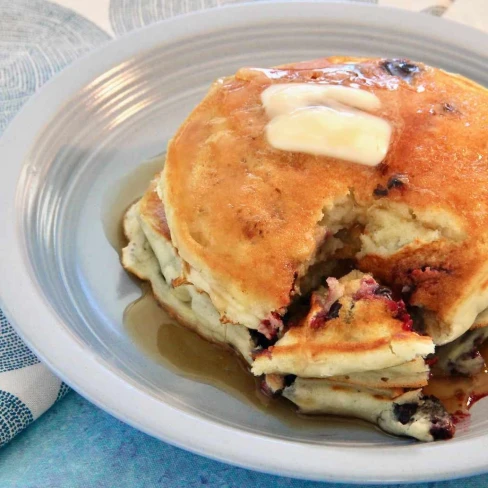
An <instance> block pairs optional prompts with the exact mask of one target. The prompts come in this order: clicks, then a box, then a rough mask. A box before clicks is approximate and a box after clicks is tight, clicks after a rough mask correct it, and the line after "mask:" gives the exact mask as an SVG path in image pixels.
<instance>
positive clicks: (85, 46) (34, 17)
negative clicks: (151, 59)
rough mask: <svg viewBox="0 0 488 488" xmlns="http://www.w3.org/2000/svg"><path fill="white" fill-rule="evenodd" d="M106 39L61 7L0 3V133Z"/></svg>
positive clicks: (31, 1) (28, 0)
mask: <svg viewBox="0 0 488 488" xmlns="http://www.w3.org/2000/svg"><path fill="white" fill-rule="evenodd" d="M18 18H21V19H22V21H21V22H20V21H18V20H16V19H18ZM109 39H110V36H109V35H108V34H107V33H105V32H104V31H103V30H102V29H100V28H99V27H97V26H96V25H95V24H93V23H92V22H90V21H89V20H87V19H85V18H84V17H82V16H80V15H78V14H76V13H75V12H73V11H72V10H70V9H67V8H64V7H61V6H60V5H56V4H54V3H50V2H47V1H45V0H16V1H15V2H12V1H9V0H0V80H1V84H2V97H1V98H0V133H1V132H2V130H3V129H4V128H5V127H6V126H7V123H8V122H9V121H10V120H11V119H12V118H13V116H14V115H15V114H16V113H17V111H18V110H19V109H20V107H21V106H22V105H23V104H24V103H25V102H26V101H27V99H28V98H29V97H30V96H31V95H32V94H33V93H34V92H35V91H36V90H37V89H38V88H39V87H40V86H42V85H43V84H44V83H45V82H46V81H47V80H48V79H49V78H51V77H52V76H53V74H55V73H57V72H58V71H60V70H61V69H62V68H64V67H65V66H66V65H68V64H69V63H71V62H72V61H73V60H75V59H77V58H78V57H80V56H81V55H82V54H84V53H86V52H88V51H90V50H92V49H93V48H94V47H96V46H99V45H100V44H103V43H104V42H106V41H108V40H109Z"/></svg>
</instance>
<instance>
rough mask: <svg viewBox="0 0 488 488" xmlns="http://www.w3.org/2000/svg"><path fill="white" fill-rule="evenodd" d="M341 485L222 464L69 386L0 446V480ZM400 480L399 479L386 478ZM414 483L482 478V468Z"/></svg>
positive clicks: (123, 485) (46, 486) (43, 486)
mask: <svg viewBox="0 0 488 488" xmlns="http://www.w3.org/2000/svg"><path fill="white" fill-rule="evenodd" d="M158 486H161V487H165V488H186V487H212V488H214V487H219V488H265V487H266V488H269V487H277V488H319V487H323V488H339V487H342V488H347V487H346V485H341V484H329V483H317V482H313V481H300V480H294V479H290V478H281V477H277V476H271V475H263V474H261V473H256V472H253V471H249V470H247V469H242V468H236V467H232V466H228V465H226V464H223V463H219V462H216V461H210V460H208V459H205V458H203V457H201V456H197V455H195V454H191V453H189V452H186V451H183V450H181V449H178V448H176V447H172V446H170V445H168V444H165V443H164V442H161V441H158V440H156V439H154V438H152V437H150V436H148V435H146V434H143V433H142V432H139V431H137V430H135V429H133V428H132V427H129V426H128V425H126V424H124V423H122V422H120V421H119V420H116V419H115V418H113V417H112V416H111V415H109V414H107V413H105V412H103V411H102V410H100V409H99V408H97V407H95V406H94V405H92V404H91V403H89V402H88V401H86V400H85V399H84V398H82V397H81V396H80V395H78V394H76V393H74V392H71V393H69V394H68V395H67V396H66V398H64V399H63V400H62V401H61V402H59V403H58V404H56V405H54V407H52V408H51V409H50V410H49V411H48V412H47V413H46V414H44V415H43V416H42V417H41V418H40V419H39V420H37V421H36V422H34V423H33V424H32V425H31V426H30V427H29V428H28V429H26V430H25V431H24V432H22V433H21V434H20V435H19V436H18V437H17V438H15V439H14V440H13V441H12V442H11V443H10V444H9V446H8V447H7V448H4V449H3V450H2V451H1V452H0V487H2V488H7V487H8V488H17V487H18V488H58V487H59V488H92V487H97V488H105V487H117V488H129V487H130V488H146V487H147V488H152V487H158ZM390 486H398V485H390ZM410 486H411V487H412V488H455V487H460V486H462V487H463V488H472V487H485V486H488V476H486V475H484V476H475V477H472V478H466V479H463V480H462V481H460V480H458V481H446V482H438V483H422V484H415V485H410Z"/></svg>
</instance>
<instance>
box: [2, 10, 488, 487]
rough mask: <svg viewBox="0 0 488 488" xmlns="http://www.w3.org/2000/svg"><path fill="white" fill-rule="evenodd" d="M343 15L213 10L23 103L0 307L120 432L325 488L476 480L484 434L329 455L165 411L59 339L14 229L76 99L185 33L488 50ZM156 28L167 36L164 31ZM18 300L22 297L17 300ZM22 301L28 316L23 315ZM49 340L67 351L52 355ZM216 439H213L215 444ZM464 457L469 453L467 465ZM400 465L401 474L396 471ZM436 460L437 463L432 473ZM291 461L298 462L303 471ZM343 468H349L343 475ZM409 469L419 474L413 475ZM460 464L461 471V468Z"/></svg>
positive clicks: (135, 37)
mask: <svg viewBox="0 0 488 488" xmlns="http://www.w3.org/2000/svg"><path fill="white" fill-rule="evenodd" d="M347 7H348V8H347V9H345V8H344V4H343V3H338V2H337V3H336V2H331V3H320V2H317V1H308V2H299V1H281V2H273V1H268V2H253V3H242V4H236V5H227V6H224V7H217V8H218V13H219V15H215V9H207V10H203V11H198V12H193V13H190V14H186V15H182V16H177V17H173V18H171V19H167V20H163V21H161V22H157V23H155V24H152V25H150V26H147V27H144V28H142V29H139V30H137V31H133V32H131V33H129V34H127V35H125V36H122V37H120V38H117V39H114V40H112V41H110V42H107V43H106V44H104V45H103V46H101V47H100V48H98V49H95V50H93V51H91V52H89V53H88V54H86V55H84V56H82V57H81V58H80V59H78V60H76V61H75V62H73V63H72V64H71V65H69V66H68V67H67V68H65V69H63V70H62V71H61V72H60V73H58V74H57V75H55V76H54V77H53V78H51V79H50V80H49V81H48V82H47V83H46V84H45V85H44V86H43V87H42V88H41V90H39V92H37V93H36V94H35V95H34V96H33V97H31V98H30V99H29V100H28V101H27V103H26V104H25V105H24V106H23V108H22V109H21V110H20V112H19V113H18V114H17V115H16V116H15V118H14V120H13V121H11V122H10V124H9V125H8V126H7V128H6V130H5V132H4V134H3V136H2V137H1V139H0V160H3V161H9V162H10V164H8V166H7V165H4V166H3V167H2V170H1V171H2V178H0V221H2V222H3V223H4V229H3V239H0V256H2V258H0V276H2V279H1V280H0V305H1V307H2V309H3V311H4V313H5V315H6V316H7V317H8V319H9V321H10V322H11V324H12V325H13V326H14V328H15V330H16V331H17V332H18V333H19V335H20V336H21V337H22V339H23V340H24V341H25V342H26V344H27V345H28V346H29V347H30V348H31V349H32V350H33V351H34V352H35V353H36V354H37V355H38V356H39V357H40V358H41V359H42V361H43V362H44V363H45V364H46V365H48V366H49V368H50V369H51V370H52V371H54V372H55V374H56V375H57V376H59V377H60V378H62V379H63V380H64V381H65V382H66V383H68V384H69V385H70V386H72V387H73V389H74V390H76V391H77V392H78V393H80V394H81V395H82V396H84V397H85V398H87V399H88V400H89V401H91V402H92V403H94V404H95V405H97V406H98V407H100V408H102V409H103V410H105V411H107V412H109V413H110V414H111V415H113V416H115V417H116V418H118V419H120V420H122V421H123V422H125V423H128V424H129V425H131V426H133V427H135V428H137V429H139V430H141V431H143V432H145V433H147V434H149V435H152V436H154V437H157V438H159V439H161V440H163V441H165V442H169V443H170V444H173V445H176V446H178V447H181V448H183V449H186V450H188V451H191V452H194V453H197V454H200V455H204V456H206V457H209V458H211V459H215V460H218V461H222V462H227V463H230V464H234V465H237V466H240V467H245V468H250V469H255V470H258V471H262V472H267V473H272V474H277V475H280V476H289V477H294V478H302V479H311V480H321V481H341V482H349V483H398V482H405V481H409V482H414V481H434V480H441V479H452V478H459V477H463V476H469V475H474V474H479V473H482V472H485V471H487V470H488V461H487V460H486V458H485V456H484V455H483V453H484V450H483V447H484V445H483V439H484V438H485V439H486V438H487V437H488V434H487V436H485V437H484V438H483V437H480V438H475V439H464V440H459V441H455V443H454V442H453V443H449V442H446V443H444V444H411V445H405V446H398V447H394V448H393V449H392V448H391V447H364V446H362V447H347V446H346V447H338V446H332V447H331V446H327V445H314V444H306V443H302V442H298V441H287V440H283V439H276V438H272V437H267V436H265V435H259V434H255V433H250V432H246V431H242V430H239V429H237V428H235V427H232V426H228V425H222V424H219V423H218V422H216V421H214V420H210V419H203V418H200V417H199V416H198V415H196V414H188V413H185V412H182V411H180V410H178V409H176V408H174V407H171V406H169V405H167V404H165V403H162V402H161V401H159V400H156V399H155V398H153V397H151V395H149V394H148V393H147V392H145V391H143V390H142V389H138V388H135V387H134V386H133V385H131V384H130V383H129V382H127V381H125V380H124V379H123V378H122V377H121V376H119V375H117V374H116V373H115V372H114V371H111V370H110V368H108V367H107V366H106V363H102V362H101V361H99V360H98V358H97V356H96V355H95V354H94V353H92V352H91V351H90V350H89V349H88V348H86V347H85V346H83V345H82V344H81V343H80V342H79V341H77V340H76V338H74V336H72V334H71V333H69V332H68V331H67V330H66V329H64V327H63V325H62V321H61V320H59V319H58V317H57V316H56V314H55V313H54V312H53V311H52V310H51V308H50V305H49V303H48V302H47V300H46V299H45V298H44V296H43V295H42V292H41V291H40V290H39V289H38V286H37V284H36V283H35V282H34V281H33V280H32V279H31V271H30V269H29V265H28V258H27V255H26V253H25V250H24V249H23V248H22V235H21V229H20V227H19V224H18V222H17V219H16V214H17V213H18V212H19V209H18V203H17V201H16V187H17V181H18V179H19V177H20V174H21V172H22V167H23V164H24V162H25V160H26V157H27V155H28V154H29V151H30V148H31V147H32V146H33V145H34V144H35V143H36V141H37V140H38V137H39V136H40V134H41V133H42V130H43V129H44V127H45V126H46V125H48V124H49V122H50V121H51V120H52V117H53V116H54V115H55V114H56V113H57V112H58V111H59V109H60V108H61V107H62V106H63V105H64V103H66V102H67V101H68V100H69V99H70V98H71V97H72V96H73V95H74V94H75V93H77V92H78V91H79V90H80V89H82V88H83V87H84V86H86V85H87V84H89V83H90V82H92V81H94V80H95V79H96V78H97V77H98V76H100V75H102V74H103V73H105V72H106V71H108V70H109V69H110V68H111V67H114V66H116V65H118V64H120V63H121V62H123V61H124V60H127V59H129V58H130V57H132V56H136V55H138V54H140V53H142V52H144V51H147V50H149V49H151V48H156V47H158V46H160V45H163V44H164V43H165V42H174V41H175V40H176V39H178V38H184V37H187V34H186V32H188V31H192V32H193V34H194V35H196V34H205V33H206V32H208V31H209V29H212V28H213V29H219V28H222V27H223V26H227V27H228V26H229V25H231V24H232V25H233V26H236V25H237V26H239V25H245V24H246V22H244V19H245V18H246V16H247V18H248V19H249V18H253V15H252V12H257V13H259V17H260V21H261V22H262V21H263V20H267V21H270V22H276V21H277V20H280V19H281V20H283V19H285V18H286V17H288V18H291V17H293V18H294V19H298V20H301V21H302V22H303V21H304V20H305V19H306V18H309V19H312V18H314V19H316V18H317V16H319V17H320V16H323V17H325V16H326V15H327V16H328V17H329V18H330V16H331V15H332V16H335V18H338V19H339V18H342V19H346V18H347V17H350V18H352V17H354V16H356V17H357V18H361V19H363V21H364V19H369V18H371V14H372V12H374V17H375V20H376V21H381V19H382V18H388V17H389V18H390V20H391V19H396V20H399V21H402V22H405V23H408V24H409V28H412V29H413V24H415V25H416V30H417V31H418V32H421V31H422V30H423V29H425V28H426V27H428V28H429V29H431V32H432V29H433V30H434V33H439V32H440V31H441V30H446V29H448V27H449V26H450V27H449V29H448V30H449V32H450V35H451V36H454V35H455V34H456V33H457V34H458V36H459V37H461V38H462V39H461V40H462V42H464V43H465V44H466V43H467V42H468V41H467V40H468V39H471V41H470V43H471V44H474V43H475V42H476V43H478V42H479V45H483V44H482V42H480V41H483V40H484V41H485V45H486V41H487V40H488V36H487V35H486V34H484V33H483V32H481V31H477V30H475V29H472V28H470V27H467V26H464V25H461V24H458V23H456V22H452V21H449V20H446V19H439V18H432V17H430V16H427V15H423V14H418V13H413V12H408V11H404V10H401V9H397V8H387V7H380V6H377V5H370V4H363V3H359V2H356V3H353V4H352V5H351V4H348V5H347ZM239 11H241V12H240V13H239ZM244 11H246V12H245V13H244ZM353 11H354V12H353ZM243 13H244V15H243ZM367 21H369V20H367ZM161 25H164V27H165V28H164V29H161ZM413 30H415V29H413ZM424 32H425V31H424ZM471 47H473V46H471ZM480 51H481V49H480ZM61 88H63V89H62V90H61ZM59 93H63V96H62V97H59ZM14 276H15V278H14ZM16 290H17V291H16ZM18 290H22V297H21V296H20V295H21V294H20V293H19V292H18ZM26 300H27V301H28V303H29V304H30V306H29V307H25V306H22V305H23V304H25V302H26ZM43 321H44V323H50V324H51V325H49V327H48V328H47V329H46V330H43V331H42V333H40V331H39V328H38V327H37V324H38V323H39V322H43ZM54 338H56V339H57V341H58V342H59V343H60V344H63V347H57V348H51V346H52V343H53V342H52V341H53V339H54ZM77 361H79V364H77ZM92 377H97V383H94V382H92V381H91V380H90V378H92ZM124 397H125V398H130V399H131V402H128V403H127V404H124V402H122V401H121V399H122V398H124ZM141 411H143V414H144V415H143V417H144V418H143V419H142V418H141V413H140V412H141ZM161 417H165V420H166V421H165V422H161V421H160V422H159V423H158V422H157V420H158V419H161ZM215 439H218V443H216V442H215V441H214V440H215ZM468 444H469V446H468ZM451 446H452V447H451ZM463 447H464V448H465V449H462V448H463ZM466 448H468V449H469V456H467V453H466V452H467V449H466ZM391 451H394V453H393V452H391ZM449 453H451V454H454V453H455V456H453V459H456V460H457V461H458V465H456V466H453V461H452V460H451V459H450V456H449ZM399 458H401V463H402V465H403V469H402V468H399V467H398V465H399ZM433 458H434V459H435V460H436V463H437V464H436V465H435V466H434V468H433V466H432V459H433ZM297 459H299V460H300V464H299V465H297V463H296V460H297ZM345 459H347V460H348V462H347V465H345V463H344V460H345ZM378 459H382V461H383V462H382V466H381V468H380V467H379V466H378V464H377V462H378ZM426 459H428V460H427V461H426ZM414 462H415V470H412V467H413V466H414V464H413V463H414ZM391 463H393V465H394V466H395V467H394V469H392V467H391ZM352 464H354V466H355V470H354V472H351V469H350V466H351V465H352ZM459 464H462V466H461V467H459ZM433 469H434V471H433Z"/></svg>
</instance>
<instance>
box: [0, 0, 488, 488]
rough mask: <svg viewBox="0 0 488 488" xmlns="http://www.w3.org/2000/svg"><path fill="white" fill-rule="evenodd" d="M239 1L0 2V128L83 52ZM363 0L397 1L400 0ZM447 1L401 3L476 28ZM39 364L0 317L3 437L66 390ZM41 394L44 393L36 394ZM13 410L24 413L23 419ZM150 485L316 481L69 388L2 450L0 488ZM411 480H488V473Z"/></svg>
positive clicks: (247, 487)
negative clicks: (155, 427)
mask: <svg viewBox="0 0 488 488" xmlns="http://www.w3.org/2000/svg"><path fill="white" fill-rule="evenodd" d="M237 1H239V0H181V1H180V0H56V1H55V2H48V1H47V0H0V134H1V132H2V131H3V130H4V129H5V127H6V126H7V125H8V123H9V121H10V120H11V119H12V118H13V117H14V116H15V114H16V113H17V111H18V110H19V109H20V108H21V107H22V105H23V104H24V103H25V101H26V100H27V99H28V98H29V97H30V96H31V95H32V94H33V93H34V92H35V91H36V90H37V89H38V88H40V87H41V86H42V84H43V83H44V82H45V81H47V80H48V79H49V78H50V77H51V76H52V75H53V74H55V73H56V72H58V71H59V70H61V69H62V68H63V67H64V66H66V65H67V64H69V63H70V62H71V61H73V60H75V59H76V58H77V57H79V56H81V55H82V54H84V53H86V52H88V51H90V50H91V49H94V48H96V47H97V46H99V45H101V44H103V43H105V42H109V41H110V40H111V39H112V38H114V37H116V36H119V35H122V34H124V33H126V32H128V31H130V30H132V29H134V28H138V27H141V26H143V25H146V24H148V23H151V22H154V21H156V20H160V19H164V18H166V17H169V16H172V15H178V14H180V13H184V12H187V11H189V10H195V9H198V8H209V7H215V6H219V5H223V4H226V3H235V2H237ZM363 1H366V2H369V3H380V4H389V5H396V6H398V5H401V4H402V1H401V0H363ZM452 1H453V0H404V2H403V5H404V6H405V7H406V8H410V9H416V10H421V11H425V12H427V13H430V14H434V15H442V14H446V15H447V16H450V17H451V18H455V15H454V14H453V13H452V12H454V10H453V9H454V8H455V9H457V13H456V15H457V18H458V20H461V21H464V22H468V23H472V24H476V25H478V23H479V22H478V21H479V17H476V16H473V15H471V14H470V10H469V9H467V10H466V9H464V10H463V8H458V6H461V7H462V6H463V5H465V4H466V3H467V2H468V1H470V2H471V1H472V2H474V3H477V4H478V5H477V11H478V12H479V11H480V10H481V9H482V8H484V5H483V4H482V2H483V1H486V0H456V2H455V3H454V4H453V3H452ZM462 4H463V5H462ZM470 19H471V20H470ZM6 163H7V162H5V161H2V164H6ZM0 278H1V277H0ZM27 368H31V369H32V368H33V369H32V371H34V370H35V372H36V375H37V376H35V378H37V379H36V382H37V383H36V382H34V383H35V384H32V381H31V384H30V386H29V388H31V389H32V388H36V395H32V394H31V392H29V391H27V386H26V387H25V388H24V390H25V391H23V390H22V388H21V387H22V386H23V385H24V383H22V381H21V380H18V379H14V381H12V377H13V376H12V375H13V374H17V372H18V373H19V376H16V378H20V377H21V375H20V373H22V374H23V375H24V376H23V378H31V379H32V378H33V377H34V376H33V374H31V373H28V374H27V373H26V372H27ZM43 368H44V366H42V364H40V363H39V361H38V360H37V358H35V357H34V356H33V355H31V353H30V352H29V351H28V350H27V348H26V347H25V346H24V345H23V344H22V343H21V342H20V340H19V339H18V338H17V337H16V336H15V333H14V332H13V331H12V329H11V327H10V325H9V324H8V323H7V322H6V321H5V320H3V319H2V320H0V373H8V374H9V379H10V386H12V385H13V388H12V389H13V390H16V393H15V394H13V393H12V391H10V392H8V391H2V388H3V389H4V390H6V387H5V383H4V384H3V386H2V385H0V393H1V394H2V395H3V396H0V424H1V425H0V427H1V428H0V433H1V432H3V433H4V434H5V432H7V434H5V436H4V437H5V438H3V437H1V436H0V443H1V442H2V441H6V440H8V439H9V438H10V437H12V436H13V435H15V434H16V433H18V432H21V431H22V429H23V428H24V427H25V426H26V425H28V424H29V423H30V422H32V421H33V420H35V419H36V417H37V416H38V415H40V414H42V412H44V411H45V410H46V409H47V408H48V407H49V406H50V405H52V404H53V402H54V401H55V400H56V399H58V400H59V399H60V398H61V397H62V396H63V394H64V393H65V392H66V390H67V388H66V386H64V385H62V384H61V383H60V382H59V380H57V379H56V378H55V377H54V376H53V375H51V373H50V372H49V371H47V369H46V368H44V370H43ZM12 372H13V373H12ZM5 377H6V376H5ZM39 378H42V379H39ZM41 383H42V384H41ZM48 386H49V388H48ZM43 388H44V389H43ZM39 390H41V392H43V391H45V392H46V395H44V396H42V395H41V396H39V395H38V393H39ZM48 390H49V395H50V397H49V398H47V392H48ZM6 400H8V401H6ZM14 408H15V410H14ZM19 409H21V410H22V411H23V412H25V415H24V416H23V417H22V418H20V417H19V415H18V411H19ZM13 414H15V415H13ZM14 420H15V422H14ZM2 435H3V434H2ZM487 455H488V454H487ZM155 486H164V487H178V488H179V487H181V488H183V487H190V486H191V487H198V486H209V487H222V488H224V487H236V488H237V487H238V488H251V487H253V488H254V487H256V488H257V487H265V486H266V487H269V486H276V487H304V488H305V487H312V486H320V485H319V484H317V483H314V482H306V481H298V480H292V479H289V478H279V477H275V476H270V475H263V474H260V473H255V472H251V471H248V470H245V469H240V468H234V467H231V466H227V465H224V464H221V463H218V462H214V461H210V460H207V459H205V458H203V457H200V456H196V455H193V454H190V453H187V452H184V451H182V450H180V449H177V448H174V447H172V446H169V445H167V444H165V443H163V442H160V441H158V440H156V439H153V438H151V437H149V436H147V435H145V434H143V433H141V432H138V431H136V430H134V429H132V428H131V427H129V426H127V425H125V424H123V423H122V422H120V421H118V420H116V419H114V418H113V417H111V416H110V415H108V414H107V413H105V412H103V411H101V410H99V409H98V408H97V407H95V406H93V405H92V404H90V403H89V402H87V401H86V400H84V399H83V398H82V397H80V396H79V395H77V394H76V393H74V392H70V393H69V394H68V395H67V396H66V397H65V398H64V399H62V400H60V401H59V402H58V403H55V405H54V406H53V407H52V408H51V409H50V410H48V411H47V413H45V414H44V415H43V416H41V417H40V418H39V420H36V421H35V422H34V423H33V424H32V425H31V426H30V427H28V428H27V429H25V430H24V431H23V432H21V433H20V434H19V435H18V436H17V437H15V438H14V440H13V441H11V442H10V443H9V444H8V445H7V446H6V447H4V448H3V449H1V450H0V487H1V488H4V487H5V488H10V487H19V488H20V487H21V488H34V487H36V488H54V487H63V488H65V487H66V488H77V487H80V488H81V487H83V488H91V487H117V488H125V487H131V488H132V487H136V488H139V487H155ZM321 486H328V487H332V486H344V485H332V484H329V485H325V484H322V485H321ZM412 486H415V487H420V486H421V487H427V486H428V487H433V486H436V487H455V486H464V487H474V486H488V475H486V476H478V477H474V478H470V479H465V480H463V481H453V482H443V483H424V484H417V485H412Z"/></svg>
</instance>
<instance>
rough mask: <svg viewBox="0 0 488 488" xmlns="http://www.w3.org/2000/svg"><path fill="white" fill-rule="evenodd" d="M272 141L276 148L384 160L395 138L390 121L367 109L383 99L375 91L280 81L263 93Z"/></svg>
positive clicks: (364, 161) (365, 160) (355, 159)
mask: <svg viewBox="0 0 488 488" xmlns="http://www.w3.org/2000/svg"><path fill="white" fill-rule="evenodd" d="M261 100H262V103H263V106H264V108H265V110H266V113H267V114H268V116H269V117H270V118H271V120H270V122H269V123H268V124H267V126H266V136H267V139H268V142H269V143H270V144H271V145H272V146H273V147H275V148H276V149H281V150H284V151H295V152H304V153H309V154H316V155H322V156H329V157H334V158H338V159H344V160H346V161H351V162H354V163H359V164H364V165H367V166H376V165H377V164H379V163H380V162H381V161H382V160H383V159H384V157H385V156H386V153H387V152H388V146H389V144H390V138H391V126H390V124H389V123H388V122H387V121H386V120H384V119H382V118H380V117H376V116H375V115H371V114H369V113H366V112H365V111H371V110H377V109H378V108H380V106H381V102H380V100H379V99H378V97H377V96H376V95H374V94H373V93H370V92H367V91H364V90H359V89H356V88H349V87H344V86H334V85H319V84H311V83H310V84H307V83H287V84H275V85H271V86H270V87H268V88H267V89H266V90H264V91H263V93H262V94H261Z"/></svg>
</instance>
